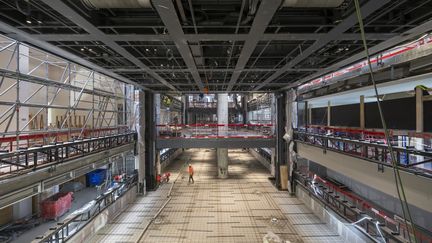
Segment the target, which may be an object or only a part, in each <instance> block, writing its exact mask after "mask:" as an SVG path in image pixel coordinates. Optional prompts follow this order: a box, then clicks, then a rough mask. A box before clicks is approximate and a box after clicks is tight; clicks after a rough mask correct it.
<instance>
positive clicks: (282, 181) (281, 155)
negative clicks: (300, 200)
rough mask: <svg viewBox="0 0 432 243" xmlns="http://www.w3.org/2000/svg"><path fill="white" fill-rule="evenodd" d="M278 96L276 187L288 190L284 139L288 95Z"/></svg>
mask: <svg viewBox="0 0 432 243" xmlns="http://www.w3.org/2000/svg"><path fill="white" fill-rule="evenodd" d="M275 95H276V165H275V169H276V170H275V182H276V187H278V188H280V189H282V190H286V189H288V167H287V157H288V155H287V144H286V143H285V140H284V139H283V136H284V135H285V126H286V114H285V113H286V109H285V105H286V94H285V92H284V93H277V94H275Z"/></svg>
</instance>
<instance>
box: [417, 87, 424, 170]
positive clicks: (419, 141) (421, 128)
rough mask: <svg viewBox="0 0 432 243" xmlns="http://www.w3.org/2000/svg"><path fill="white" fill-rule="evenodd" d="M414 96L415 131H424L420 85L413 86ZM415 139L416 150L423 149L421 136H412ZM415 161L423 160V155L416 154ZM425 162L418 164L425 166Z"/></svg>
mask: <svg viewBox="0 0 432 243" xmlns="http://www.w3.org/2000/svg"><path fill="white" fill-rule="evenodd" d="M415 97H416V132H417V133H422V132H424V110H423V90H422V88H421V87H416V88H415ZM414 140H415V143H414V144H415V148H416V149H418V150H424V139H423V138H421V137H417V138H414ZM416 159H417V161H424V159H425V158H424V156H420V155H417V156H416ZM426 165H427V164H423V165H420V166H421V167H424V166H426Z"/></svg>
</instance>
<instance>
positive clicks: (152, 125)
mask: <svg viewBox="0 0 432 243" xmlns="http://www.w3.org/2000/svg"><path fill="white" fill-rule="evenodd" d="M144 106H145V111H146V113H145V118H144V119H145V143H144V146H145V183H146V189H149V190H153V189H155V188H156V160H157V156H156V144H155V142H156V135H157V127H156V114H155V111H156V107H155V106H156V104H155V95H154V94H153V93H151V92H146V93H145V104H144Z"/></svg>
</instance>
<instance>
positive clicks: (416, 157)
mask: <svg viewBox="0 0 432 243" xmlns="http://www.w3.org/2000/svg"><path fill="white" fill-rule="evenodd" d="M294 135H295V136H294V137H295V140H296V141H297V142H302V143H306V144H311V145H314V146H318V147H321V148H323V149H325V150H331V151H335V152H340V153H343V154H346V155H349V156H354V157H358V158H361V159H365V160H368V161H372V162H375V163H378V165H379V167H378V169H382V170H383V169H384V167H383V166H390V165H391V156H390V152H389V149H388V146H387V145H386V144H385V142H384V141H383V140H382V138H378V137H377V136H379V135H380V134H379V132H377V133H376V134H374V136H375V138H361V137H362V136H361V135H360V134H353V133H343V134H342V133H327V134H325V133H322V132H318V133H317V132H312V131H307V130H303V131H300V130H299V131H295V133H294ZM392 145H393V151H394V153H396V156H395V157H396V160H397V161H396V162H397V164H398V166H399V167H400V168H401V169H403V170H406V171H409V172H412V173H416V174H420V175H423V176H427V177H432V170H431V169H430V166H429V165H430V164H431V163H432V148H430V147H424V148H423V149H417V148H415V147H414V146H405V147H401V146H398V141H395V140H392ZM426 165H427V166H426Z"/></svg>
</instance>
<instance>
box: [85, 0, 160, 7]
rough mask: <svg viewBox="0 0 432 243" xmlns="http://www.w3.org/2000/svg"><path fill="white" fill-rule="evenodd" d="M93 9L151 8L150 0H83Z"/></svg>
mask: <svg viewBox="0 0 432 243" xmlns="http://www.w3.org/2000/svg"><path fill="white" fill-rule="evenodd" d="M81 2H82V3H83V4H84V5H85V6H87V7H88V8H91V9H100V8H108V9H110V8H151V7H152V4H151V1H150V0H81Z"/></svg>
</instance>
